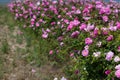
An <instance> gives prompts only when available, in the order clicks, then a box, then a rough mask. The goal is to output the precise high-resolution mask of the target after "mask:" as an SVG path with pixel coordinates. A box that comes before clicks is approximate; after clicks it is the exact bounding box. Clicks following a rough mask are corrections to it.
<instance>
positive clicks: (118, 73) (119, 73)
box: [115, 69, 120, 79]
mask: <svg viewBox="0 0 120 80" xmlns="http://www.w3.org/2000/svg"><path fill="white" fill-rule="evenodd" d="M115 76H116V77H117V78H119V79H120V69H119V70H116V71H115Z"/></svg>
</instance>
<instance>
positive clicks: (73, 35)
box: [71, 31, 80, 38]
mask: <svg viewBox="0 0 120 80" xmlns="http://www.w3.org/2000/svg"><path fill="white" fill-rule="evenodd" d="M79 33H80V32H79V31H75V32H73V33H72V34H71V37H72V38H76V37H78V35H79Z"/></svg>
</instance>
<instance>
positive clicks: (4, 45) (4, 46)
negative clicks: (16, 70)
mask: <svg viewBox="0 0 120 80" xmlns="http://www.w3.org/2000/svg"><path fill="white" fill-rule="evenodd" d="M1 52H2V53H9V45H8V42H7V40H4V41H3V42H2V45H1Z"/></svg>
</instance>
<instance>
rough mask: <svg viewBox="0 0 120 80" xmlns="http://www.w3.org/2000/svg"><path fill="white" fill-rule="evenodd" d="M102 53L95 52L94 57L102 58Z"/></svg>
mask: <svg viewBox="0 0 120 80" xmlns="http://www.w3.org/2000/svg"><path fill="white" fill-rule="evenodd" d="M100 54H101V52H94V53H93V55H94V57H100Z"/></svg>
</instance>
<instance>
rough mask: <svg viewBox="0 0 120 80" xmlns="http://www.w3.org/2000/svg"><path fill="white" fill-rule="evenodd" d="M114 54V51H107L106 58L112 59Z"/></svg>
mask: <svg viewBox="0 0 120 80" xmlns="http://www.w3.org/2000/svg"><path fill="white" fill-rule="evenodd" d="M113 56H114V53H113V52H112V51H110V52H108V53H106V60H107V61H110V60H112V57H113Z"/></svg>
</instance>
